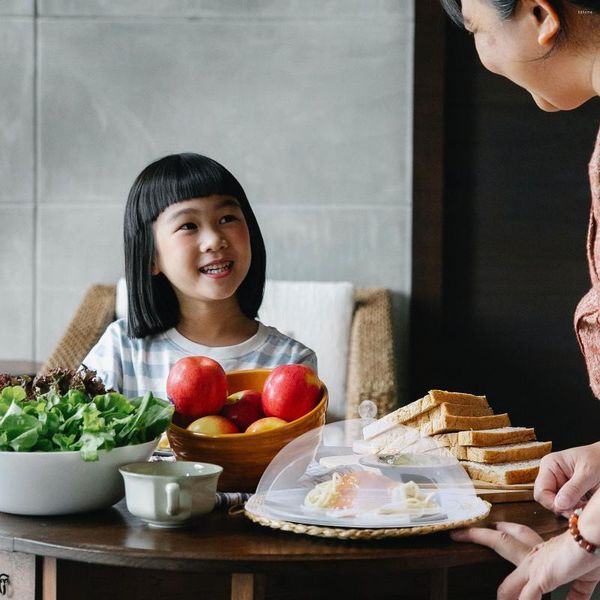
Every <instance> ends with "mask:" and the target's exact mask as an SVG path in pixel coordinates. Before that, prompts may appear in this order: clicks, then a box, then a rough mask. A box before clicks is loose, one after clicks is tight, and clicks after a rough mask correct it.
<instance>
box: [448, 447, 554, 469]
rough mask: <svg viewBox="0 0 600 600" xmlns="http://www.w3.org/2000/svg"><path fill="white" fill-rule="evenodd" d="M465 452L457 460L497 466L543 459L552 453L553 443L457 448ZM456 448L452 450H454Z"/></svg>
mask: <svg viewBox="0 0 600 600" xmlns="http://www.w3.org/2000/svg"><path fill="white" fill-rule="evenodd" d="M454 448H460V449H461V450H462V451H463V452H462V453H461V456H458V457H457V458H461V459H462V458H463V455H464V460H470V461H473V462H478V463H486V464H496V463H507V462H511V461H524V460H531V459H534V458H542V456H546V454H549V453H550V452H552V442H523V443H521V444H506V445H504V446H488V447H485V448H478V447H476V446H455V447H454ZM454 448H452V449H451V451H452V450H454Z"/></svg>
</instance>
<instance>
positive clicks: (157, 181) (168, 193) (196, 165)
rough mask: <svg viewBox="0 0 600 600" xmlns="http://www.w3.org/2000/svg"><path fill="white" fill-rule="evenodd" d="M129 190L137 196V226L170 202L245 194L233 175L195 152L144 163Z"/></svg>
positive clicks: (242, 200) (155, 216)
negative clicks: (143, 167)
mask: <svg viewBox="0 0 600 600" xmlns="http://www.w3.org/2000/svg"><path fill="white" fill-rule="evenodd" d="M131 193H132V194H133V195H135V196H136V197H137V204H138V206H137V210H136V214H137V217H138V223H137V225H138V227H140V226H141V225H142V224H145V223H151V222H154V221H155V220H156V219H157V218H158V215H160V213H161V212H162V211H163V210H165V208H167V207H168V206H170V205H171V204H176V203H177V202H182V201H183V200H190V199H191V198H205V197H207V196H212V195H216V194H218V195H223V196H233V197H234V198H236V199H237V200H238V201H240V202H242V203H244V202H245V201H246V195H245V193H244V190H243V189H242V187H241V186H240V184H239V183H238V181H237V179H235V177H234V176H233V175H232V174H231V173H230V172H229V171H228V170H227V169H225V168H224V167H223V166H222V165H220V164H219V163H217V162H216V161H214V160H212V159H210V158H207V157H206V156H201V155H199V154H192V153H185V154H173V155H171V156H167V157H165V158H162V159H160V160H158V161H156V162H154V163H152V164H151V165H148V167H146V168H145V169H144V170H143V171H142V172H141V173H140V175H139V177H138V178H137V179H136V181H135V183H134V184H133V187H132V189H131Z"/></svg>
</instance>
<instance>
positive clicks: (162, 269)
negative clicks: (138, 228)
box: [153, 195, 251, 310]
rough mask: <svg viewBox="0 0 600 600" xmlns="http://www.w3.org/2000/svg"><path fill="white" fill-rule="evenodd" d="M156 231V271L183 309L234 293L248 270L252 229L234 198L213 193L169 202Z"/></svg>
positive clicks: (229, 296) (155, 224)
mask: <svg viewBox="0 0 600 600" xmlns="http://www.w3.org/2000/svg"><path fill="white" fill-rule="evenodd" d="M153 230H154V245H155V248H156V255H155V257H154V266H153V274H154V275H156V274H158V273H162V274H163V275H164V276H165V277H166V278H167V279H168V280H169V282H170V283H171V285H172V286H173V289H174V290H175V294H176V295H177V299H178V300H179V303H180V306H181V308H182V310H185V308H186V307H187V306H189V305H190V304H192V303H197V302H198V301H201V302H204V301H208V302H212V301H218V300H225V299H228V298H231V297H232V296H234V295H235V292H236V290H237V289H238V287H239V286H240V284H241V283H242V281H243V280H244V278H245V277H246V275H247V274H248V270H249V268H250V261H251V250H250V234H249V232H248V226H247V225H246V220H245V218H244V214H243V213H242V209H241V208H240V205H239V204H238V201H237V200H236V199H235V198H232V197H230V196H219V195H214V196H208V197H206V198H193V199H191V200H184V201H182V202H177V203H175V204H171V205H170V206H168V207H167V208H166V209H165V210H163V212H162V213H160V215H159V216H158V218H157V219H156V221H155V223H154V226H153Z"/></svg>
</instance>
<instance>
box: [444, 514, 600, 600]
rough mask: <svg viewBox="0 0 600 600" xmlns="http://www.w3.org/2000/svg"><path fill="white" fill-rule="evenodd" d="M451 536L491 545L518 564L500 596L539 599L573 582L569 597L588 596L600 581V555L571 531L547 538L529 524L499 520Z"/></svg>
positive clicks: (582, 599) (577, 599)
mask: <svg viewBox="0 0 600 600" xmlns="http://www.w3.org/2000/svg"><path fill="white" fill-rule="evenodd" d="M450 536H451V537H452V539H453V540H456V541H459V542H473V543H476V544H482V545H484V546H488V547H489V548H492V549H493V550H495V551H496V552H497V553H498V554H500V556H502V557H503V558H506V559H507V560H509V561H510V562H512V563H513V564H514V565H516V566H517V568H516V569H515V570H514V571H513V572H512V573H511V574H510V575H509V576H508V577H507V578H506V579H505V580H504V581H503V582H502V584H501V585H500V587H499V588H498V600H539V599H541V597H542V595H543V594H546V593H548V592H551V591H552V590H554V589H556V588H557V587H559V586H561V585H563V584H565V583H569V582H571V588H570V590H569V594H568V596H567V600H588V599H589V598H590V597H591V595H592V593H593V591H594V588H595V587H596V584H597V583H598V581H600V558H598V557H596V556H594V555H593V554H590V553H589V552H586V551H585V550H583V549H582V548H581V547H580V546H579V545H578V544H577V543H576V542H575V540H574V539H573V537H572V536H571V534H570V533H569V532H568V531H566V532H565V533H562V534H561V535H558V536H556V537H554V538H551V539H550V540H548V541H547V542H544V541H543V540H542V538H541V537H540V536H539V535H538V534H537V533H536V532H535V531H533V529H530V528H529V527H526V526H525V525H518V524H517V523H505V522H499V523H496V524H495V529H485V528H482V527H473V528H471V529H461V530H457V531H453V532H452V533H451V534H450Z"/></svg>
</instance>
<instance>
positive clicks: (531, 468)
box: [460, 458, 540, 485]
mask: <svg viewBox="0 0 600 600" xmlns="http://www.w3.org/2000/svg"><path fill="white" fill-rule="evenodd" d="M460 464H461V465H462V466H463V467H464V468H465V470H466V471H467V473H468V474H469V477H471V479H479V480H480V481H487V482H488V483H497V484H501V485H512V484H515V483H532V482H533V481H535V478H536V477H537V474H538V471H539V470H540V460H539V459H538V458H536V459H534V460H525V461H519V462H509V463H501V464H497V465H485V464H481V463H477V462H472V461H467V460H465V461H461V463H460Z"/></svg>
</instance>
